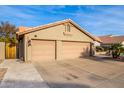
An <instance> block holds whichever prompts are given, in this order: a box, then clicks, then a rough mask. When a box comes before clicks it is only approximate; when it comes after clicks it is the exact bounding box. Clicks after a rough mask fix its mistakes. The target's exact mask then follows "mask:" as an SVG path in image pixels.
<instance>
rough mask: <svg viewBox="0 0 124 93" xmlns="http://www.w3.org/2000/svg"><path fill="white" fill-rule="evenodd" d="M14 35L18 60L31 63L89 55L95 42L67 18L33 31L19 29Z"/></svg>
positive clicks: (94, 39)
mask: <svg viewBox="0 0 124 93" xmlns="http://www.w3.org/2000/svg"><path fill="white" fill-rule="evenodd" d="M17 36H18V40H19V58H22V59H24V61H34V62H35V61H46V60H63V59H72V58H73V59H74V58H81V57H84V56H90V55H92V50H93V42H94V41H97V39H96V38H95V37H94V36H92V35H91V34H89V33H88V32H86V31H85V30H84V29H83V28H81V27H80V26H79V25H77V24H76V23H75V22H73V21H72V20H70V19H66V20H62V21H58V22H54V23H50V24H46V25H43V26H37V27H33V28H24V27H21V28H20V31H19V32H17Z"/></svg>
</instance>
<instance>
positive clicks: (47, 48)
mask: <svg viewBox="0 0 124 93" xmlns="http://www.w3.org/2000/svg"><path fill="white" fill-rule="evenodd" d="M61 49H62V50H61V51H62V52H61V53H62V54H61V57H62V59H72V58H80V57H83V56H87V55H89V50H90V43H83V42H67V41H62V46H61ZM56 51H57V47H56V42H55V41H46V40H32V60H33V61H46V60H47V61H48V60H55V58H56V56H57V55H56Z"/></svg>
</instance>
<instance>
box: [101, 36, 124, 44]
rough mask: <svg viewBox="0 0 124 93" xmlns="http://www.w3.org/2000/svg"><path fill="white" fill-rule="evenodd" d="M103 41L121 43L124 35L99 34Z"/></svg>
mask: <svg viewBox="0 0 124 93" xmlns="http://www.w3.org/2000/svg"><path fill="white" fill-rule="evenodd" d="M99 38H100V39H101V41H102V42H103V43H121V42H123V41H124V36H112V35H108V36H99Z"/></svg>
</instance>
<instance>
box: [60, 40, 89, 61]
mask: <svg viewBox="0 0 124 93" xmlns="http://www.w3.org/2000/svg"><path fill="white" fill-rule="evenodd" d="M62 49H63V51H62V54H63V59H72V58H80V57H83V56H88V55H89V51H90V43H82V42H63V43H62Z"/></svg>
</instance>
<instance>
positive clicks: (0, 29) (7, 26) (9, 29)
mask: <svg viewBox="0 0 124 93" xmlns="http://www.w3.org/2000/svg"><path fill="white" fill-rule="evenodd" d="M17 31H18V28H16V26H15V25H13V24H11V23H9V22H1V23H0V42H11V43H17V40H16V32H17Z"/></svg>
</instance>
